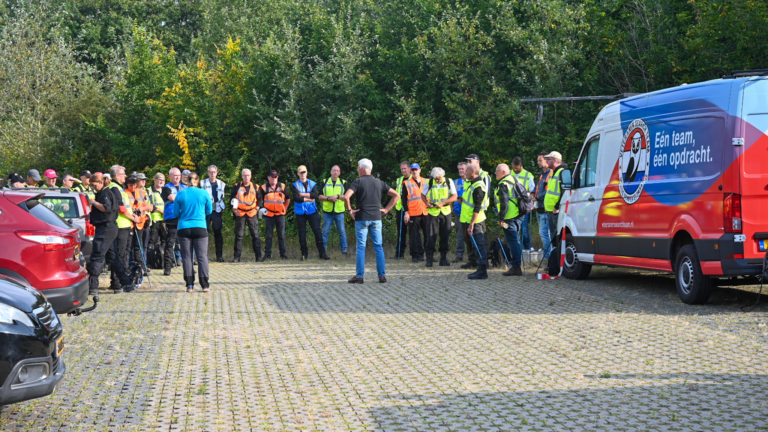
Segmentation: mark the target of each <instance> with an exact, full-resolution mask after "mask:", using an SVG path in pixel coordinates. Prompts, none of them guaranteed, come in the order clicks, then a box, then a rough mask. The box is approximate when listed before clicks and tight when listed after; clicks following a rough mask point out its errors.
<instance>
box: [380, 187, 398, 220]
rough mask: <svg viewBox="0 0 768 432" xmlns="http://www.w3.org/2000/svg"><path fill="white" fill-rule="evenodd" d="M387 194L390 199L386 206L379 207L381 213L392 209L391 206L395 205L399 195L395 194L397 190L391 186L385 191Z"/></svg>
mask: <svg viewBox="0 0 768 432" xmlns="http://www.w3.org/2000/svg"><path fill="white" fill-rule="evenodd" d="M387 195H389V197H390V198H391V199H390V200H389V204H387V206H386V207H384V208H383V209H381V213H382V214H387V213H389V211H390V210H392V207H394V206H395V205H397V202H398V201H400V196H399V195H398V194H397V191H396V190H394V189H392V188H389V190H388V191H387Z"/></svg>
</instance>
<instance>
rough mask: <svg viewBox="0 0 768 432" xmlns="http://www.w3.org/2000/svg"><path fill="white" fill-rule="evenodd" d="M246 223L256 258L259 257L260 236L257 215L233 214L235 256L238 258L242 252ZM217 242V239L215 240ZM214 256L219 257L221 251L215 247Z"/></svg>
mask: <svg viewBox="0 0 768 432" xmlns="http://www.w3.org/2000/svg"><path fill="white" fill-rule="evenodd" d="M246 225H248V231H250V232H251V246H253V252H255V253H256V259H259V258H261V237H260V236H259V217H258V216H242V217H241V216H235V258H236V259H239V258H240V255H241V254H242V252H243V237H244V236H245V226H246ZM219 235H221V216H219ZM216 241H217V242H218V240H216ZM217 247H218V246H217ZM216 254H217V255H218V256H217V257H216V258H219V257H221V252H219V250H218V249H216Z"/></svg>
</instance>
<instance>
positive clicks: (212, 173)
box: [208, 165, 219, 183]
mask: <svg viewBox="0 0 768 432" xmlns="http://www.w3.org/2000/svg"><path fill="white" fill-rule="evenodd" d="M218 175H219V167H217V166H216V165H208V179H209V180H210V181H211V183H213V182H215V181H216V177H217V176H218Z"/></svg>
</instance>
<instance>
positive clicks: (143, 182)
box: [136, 173, 147, 189]
mask: <svg viewBox="0 0 768 432" xmlns="http://www.w3.org/2000/svg"><path fill="white" fill-rule="evenodd" d="M136 179H137V180H138V181H137V182H136V187H137V188H139V189H144V188H145V187H146V186H147V176H145V175H144V173H138V174H136Z"/></svg>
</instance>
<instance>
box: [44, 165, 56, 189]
mask: <svg viewBox="0 0 768 432" xmlns="http://www.w3.org/2000/svg"><path fill="white" fill-rule="evenodd" d="M43 177H45V184H46V186H48V187H56V179H57V178H59V176H58V175H56V171H54V170H52V169H49V170H45V175H44V176H43Z"/></svg>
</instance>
